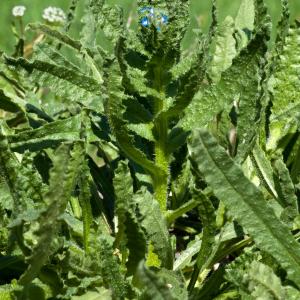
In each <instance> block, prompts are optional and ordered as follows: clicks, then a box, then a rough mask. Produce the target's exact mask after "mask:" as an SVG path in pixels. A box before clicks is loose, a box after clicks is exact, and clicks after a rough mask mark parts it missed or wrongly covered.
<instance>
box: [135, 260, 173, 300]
mask: <svg viewBox="0 0 300 300" xmlns="http://www.w3.org/2000/svg"><path fill="white" fill-rule="evenodd" d="M137 274H138V276H139V281H140V282H141V285H142V289H143V290H142V295H141V296H140V298H139V299H141V300H142V299H143V300H165V299H170V300H175V299H178V298H176V297H174V296H173V295H172V293H171V291H170V287H169V286H168V285H167V284H168V283H167V281H166V280H165V279H164V278H161V277H160V276H159V275H158V274H156V273H154V272H153V271H151V270H149V269H148V268H146V266H145V265H144V262H143V261H141V262H140V264H139V267H138V272H137Z"/></svg>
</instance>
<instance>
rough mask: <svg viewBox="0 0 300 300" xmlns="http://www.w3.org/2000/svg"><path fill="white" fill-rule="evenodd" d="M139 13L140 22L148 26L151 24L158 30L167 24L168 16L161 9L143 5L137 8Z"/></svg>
mask: <svg viewBox="0 0 300 300" xmlns="http://www.w3.org/2000/svg"><path fill="white" fill-rule="evenodd" d="M139 14H140V15H141V19H140V24H141V25H142V26H143V27H146V28H149V27H150V26H151V25H153V26H154V27H155V28H156V29H157V30H158V31H160V30H161V28H162V27H163V26H165V25H166V24H168V16H167V15H166V14H164V13H163V12H161V11H156V10H155V9H154V7H143V8H141V9H140V10H139Z"/></svg>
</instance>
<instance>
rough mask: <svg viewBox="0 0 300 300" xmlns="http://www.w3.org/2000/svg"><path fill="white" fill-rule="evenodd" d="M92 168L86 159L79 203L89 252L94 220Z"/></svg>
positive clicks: (85, 242) (79, 184)
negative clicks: (91, 182) (90, 168)
mask: <svg viewBox="0 0 300 300" xmlns="http://www.w3.org/2000/svg"><path fill="white" fill-rule="evenodd" d="M90 177H91V175H90V170H89V167H88V162H87V161H86V160H85V161H84V162H83V165H82V166H81V174H80V177H79V180H78V186H79V191H80V192H79V203H80V207H81V210H82V224H83V244H84V248H85V251H86V252H89V239H90V230H91V225H92V222H93V214H92V207H91V202H90V201H91V189H90Z"/></svg>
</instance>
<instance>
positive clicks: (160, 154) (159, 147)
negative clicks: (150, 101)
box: [153, 64, 169, 213]
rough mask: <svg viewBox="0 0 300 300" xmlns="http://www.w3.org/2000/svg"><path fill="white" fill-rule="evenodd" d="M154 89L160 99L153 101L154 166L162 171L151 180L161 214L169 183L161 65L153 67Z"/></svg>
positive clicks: (165, 204) (166, 125) (166, 122)
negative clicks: (155, 116)
mask: <svg viewBox="0 0 300 300" xmlns="http://www.w3.org/2000/svg"><path fill="white" fill-rule="evenodd" d="M153 71H154V78H155V80H154V88H155V89H156V90H157V91H158V92H159V94H160V97H159V98H156V99H155V100H154V113H155V114H156V115H158V117H157V119H156V120H155V124H154V125H155V130H156V141H155V146H154V149H155V164H156V165H157V166H158V167H159V169H161V170H162V173H163V175H162V176H156V178H154V180H153V187H154V196H155V199H156V200H157V201H158V203H159V205H160V209H161V211H162V212H163V213H165V212H166V211H167V198H168V183H169V182H168V181H169V153H168V151H167V140H168V118H167V117H166V116H164V115H163V114H159V113H160V112H161V111H162V110H163V109H164V106H165V92H164V86H163V80H162V72H163V70H162V68H161V64H158V65H157V66H156V67H154V70H153Z"/></svg>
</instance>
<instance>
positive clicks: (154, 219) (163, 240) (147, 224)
mask: <svg viewBox="0 0 300 300" xmlns="http://www.w3.org/2000/svg"><path fill="white" fill-rule="evenodd" d="M134 200H135V201H136V202H137V204H138V209H139V212H140V216H139V220H140V222H141V226H142V227H143V229H144V230H145V234H146V236H147V237H148V239H149V240H150V241H151V244H152V245H153V248H154V252H155V253H156V254H157V255H158V258H159V259H160V261H161V265H162V267H165V268H166V269H172V267H173V251H172V246H171V241H170V238H169V232H168V228H167V222H166V219H165V218H164V216H163V214H162V212H161V210H160V207H159V204H158V202H157V201H156V200H155V199H153V196H152V195H151V194H150V193H149V192H148V191H146V190H145V189H143V190H142V191H141V192H139V193H137V194H135V196H134Z"/></svg>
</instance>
